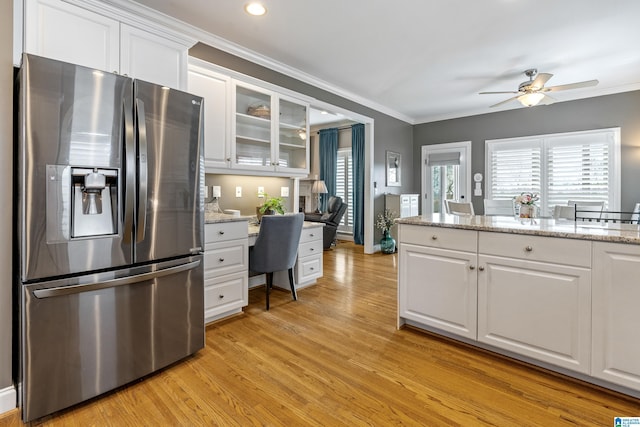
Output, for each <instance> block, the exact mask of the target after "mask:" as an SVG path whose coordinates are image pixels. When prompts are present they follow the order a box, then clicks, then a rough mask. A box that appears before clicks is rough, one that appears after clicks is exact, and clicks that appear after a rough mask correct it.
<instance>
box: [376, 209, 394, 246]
mask: <svg viewBox="0 0 640 427" xmlns="http://www.w3.org/2000/svg"><path fill="white" fill-rule="evenodd" d="M397 217H398V215H396V213H395V212H393V211H391V210H389V209H385V210H384V212H383V213H381V214H378V219H377V220H376V228H378V229H379V230H380V231H381V232H382V235H383V236H382V239H380V249H381V250H382V253H384V254H392V253H394V252H395V251H396V241H395V239H394V238H393V237H391V236H390V235H389V230H391V227H393V226H394V225H395V219H396V218H397Z"/></svg>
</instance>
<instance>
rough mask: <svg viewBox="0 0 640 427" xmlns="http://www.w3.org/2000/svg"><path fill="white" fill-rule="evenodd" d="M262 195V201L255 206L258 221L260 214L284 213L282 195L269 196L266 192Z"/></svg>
mask: <svg viewBox="0 0 640 427" xmlns="http://www.w3.org/2000/svg"><path fill="white" fill-rule="evenodd" d="M262 195H263V196H264V202H263V203H262V204H261V205H260V206H258V207H256V215H257V217H258V222H260V219H261V218H262V215H275V214H276V213H279V214H284V200H282V197H269V195H268V194H266V193H264V194H262Z"/></svg>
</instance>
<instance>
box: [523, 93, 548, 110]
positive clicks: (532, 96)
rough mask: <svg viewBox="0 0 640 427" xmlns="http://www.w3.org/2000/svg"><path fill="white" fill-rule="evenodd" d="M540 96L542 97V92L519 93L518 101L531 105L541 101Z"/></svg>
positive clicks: (526, 105)
mask: <svg viewBox="0 0 640 427" xmlns="http://www.w3.org/2000/svg"><path fill="white" fill-rule="evenodd" d="M542 98H544V94H543V93H539V92H531V93H525V94H524V95H520V96H519V97H518V101H520V103H521V104H522V105H524V106H525V107H533V106H534V105H538V103H539V102H540V101H542Z"/></svg>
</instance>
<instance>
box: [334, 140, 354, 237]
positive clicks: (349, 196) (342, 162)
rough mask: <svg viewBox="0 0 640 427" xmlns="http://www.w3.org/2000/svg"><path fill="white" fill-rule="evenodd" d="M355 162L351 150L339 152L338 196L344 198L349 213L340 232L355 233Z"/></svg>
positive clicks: (346, 213) (343, 218)
mask: <svg viewBox="0 0 640 427" xmlns="http://www.w3.org/2000/svg"><path fill="white" fill-rule="evenodd" d="M352 176H353V162H352V159H351V148H346V149H340V150H338V165H337V168H336V196H339V197H342V200H344V201H345V203H346V204H347V211H346V212H345V214H344V215H343V216H342V220H341V221H340V226H339V227H338V231H344V232H347V233H351V232H353V178H352Z"/></svg>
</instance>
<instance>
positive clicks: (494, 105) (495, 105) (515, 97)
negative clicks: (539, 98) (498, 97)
mask: <svg viewBox="0 0 640 427" xmlns="http://www.w3.org/2000/svg"><path fill="white" fill-rule="evenodd" d="M516 93H519V92H516ZM518 96H520V95H518ZM518 96H514V97H512V98H509V99H505V100H504V101H502V102H498V103H497V104H493V105H491V106H490V107H489V108H493V107H499V106H500V105H502V104H506V103H507V102H511V101H513V100H516V99H518Z"/></svg>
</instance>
